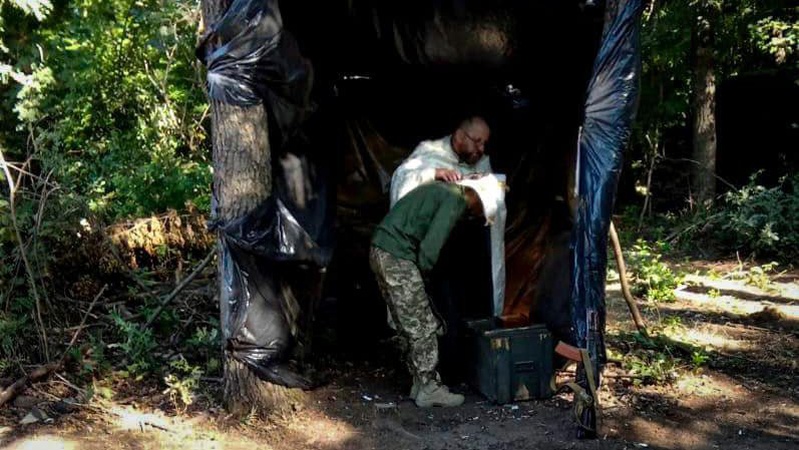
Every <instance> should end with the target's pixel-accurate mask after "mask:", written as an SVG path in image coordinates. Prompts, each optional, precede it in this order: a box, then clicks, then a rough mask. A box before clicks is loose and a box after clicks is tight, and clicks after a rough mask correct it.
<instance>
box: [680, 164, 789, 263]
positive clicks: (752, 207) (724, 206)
mask: <svg viewBox="0 0 799 450" xmlns="http://www.w3.org/2000/svg"><path fill="white" fill-rule="evenodd" d="M756 178H757V174H754V175H753V176H752V177H751V178H750V181H749V183H748V184H747V185H746V186H744V187H743V188H741V189H737V190H733V191H730V192H727V193H726V194H725V195H724V198H723V199H722V202H721V203H720V204H718V205H716V206H715V207H714V208H713V209H712V210H710V211H705V212H700V213H699V214H697V215H696V216H692V217H691V218H690V219H689V225H688V226H687V228H686V229H687V230H688V232H687V233H685V234H684V235H683V236H682V239H683V242H684V243H688V245H695V244H694V243H695V242H703V243H705V245H713V246H715V247H717V248H718V249H719V250H721V251H722V252H723V253H726V254H730V255H733V254H735V253H736V252H738V253H743V254H746V255H748V256H753V257H756V258H775V259H777V260H780V261H786V262H787V261H794V260H796V258H797V257H799V175H796V174H794V175H792V176H790V177H784V178H783V179H782V180H781V181H780V183H779V184H778V185H777V186H773V187H765V186H762V185H759V184H757V182H756Z"/></svg>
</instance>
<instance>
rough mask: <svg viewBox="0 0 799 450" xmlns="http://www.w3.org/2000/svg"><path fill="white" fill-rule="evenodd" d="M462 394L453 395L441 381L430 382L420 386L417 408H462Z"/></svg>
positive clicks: (417, 393)
mask: <svg viewBox="0 0 799 450" xmlns="http://www.w3.org/2000/svg"><path fill="white" fill-rule="evenodd" d="M463 400H464V398H463V396H462V395H461V394H453V393H452V392H450V391H449V388H448V387H446V386H444V385H443V384H441V383H440V382H439V381H436V380H430V381H428V382H427V383H425V384H422V385H420V386H419V389H418V391H417V392H416V398H415V402H416V406H418V407H420V408H429V407H431V406H460V405H462V404H463Z"/></svg>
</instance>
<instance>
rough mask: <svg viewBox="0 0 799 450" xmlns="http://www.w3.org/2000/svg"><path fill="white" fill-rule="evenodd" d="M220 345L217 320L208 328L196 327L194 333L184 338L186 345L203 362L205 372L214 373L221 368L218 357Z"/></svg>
mask: <svg viewBox="0 0 799 450" xmlns="http://www.w3.org/2000/svg"><path fill="white" fill-rule="evenodd" d="M221 345H222V344H221V337H220V335H219V324H218V322H217V323H216V324H215V326H214V327H213V328H210V329H209V328H207V327H200V328H197V329H196V330H195V332H194V335H193V336H192V337H190V338H189V339H188V340H186V347H187V348H188V349H189V350H190V351H191V352H192V353H194V354H196V355H197V356H198V361H202V362H204V364H205V372H206V373H216V372H218V371H219V370H220V369H221V366H222V365H221V362H220V360H219V358H218V355H219V353H220V349H221V348H222V347H221Z"/></svg>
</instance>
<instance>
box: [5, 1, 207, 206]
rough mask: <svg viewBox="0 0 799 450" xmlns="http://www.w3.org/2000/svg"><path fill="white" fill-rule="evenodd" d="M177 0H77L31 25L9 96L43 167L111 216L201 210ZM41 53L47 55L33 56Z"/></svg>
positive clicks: (187, 17)
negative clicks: (52, 20)
mask: <svg viewBox="0 0 799 450" xmlns="http://www.w3.org/2000/svg"><path fill="white" fill-rule="evenodd" d="M195 6H196V5H195V3H194V2H189V1H185V0H165V1H155V0H149V1H143V0H136V1H134V0H117V1H110V2H109V1H98V0H82V1H78V2H74V3H71V4H70V5H69V7H68V8H67V10H66V11H65V12H64V13H63V15H62V17H61V19H62V20H61V22H59V23H58V24H57V25H55V26H53V27H49V28H45V29H41V30H39V32H38V33H37V37H38V40H39V41H40V42H39V45H40V46H41V47H42V48H43V50H44V51H43V53H41V54H39V53H38V52H34V53H32V54H30V55H29V56H28V58H29V61H30V65H29V66H30V68H31V73H30V75H29V76H27V77H26V80H25V82H24V85H23V86H22V87H21V89H20V90H19V91H18V93H17V95H16V101H15V105H14V111H15V112H16V114H17V119H18V121H19V122H18V129H20V130H21V131H26V132H28V134H30V137H31V138H33V139H34V141H33V142H34V145H35V146H36V148H37V150H38V151H37V153H36V157H37V158H38V159H39V161H40V164H41V166H42V167H41V168H42V171H43V172H50V171H52V172H53V174H54V176H55V178H56V179H57V180H59V182H60V183H61V185H62V186H63V187H65V188H67V189H68V190H69V191H70V192H74V193H76V194H78V195H80V196H82V197H85V198H86V201H87V203H88V205H89V206H90V208H91V210H92V211H93V212H95V213H96V214H100V215H102V216H106V217H109V218H116V217H123V216H131V215H146V214H149V213H152V212H160V211H164V210H166V209H168V208H175V209H181V208H183V207H184V204H185V203H186V202H187V201H192V202H194V203H196V204H199V206H200V207H207V206H208V202H209V185H210V169H209V164H208V161H207V158H206V153H207V147H206V146H205V132H204V130H203V123H202V120H203V117H204V114H205V111H206V104H205V99H204V97H203V91H202V87H201V85H200V81H199V78H198V77H197V74H198V72H197V70H196V69H197V68H196V66H195V62H194V60H195V58H194V54H193V44H194V31H195V27H196V24H197V11H196V9H195V8H194V7H195ZM42 54H43V55H45V57H44V59H43V60H40V59H41V55H42Z"/></svg>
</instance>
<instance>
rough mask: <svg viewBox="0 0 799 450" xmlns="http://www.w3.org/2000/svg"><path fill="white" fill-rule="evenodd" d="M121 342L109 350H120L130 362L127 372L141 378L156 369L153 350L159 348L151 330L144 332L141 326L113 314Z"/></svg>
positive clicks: (111, 346) (110, 346)
mask: <svg viewBox="0 0 799 450" xmlns="http://www.w3.org/2000/svg"><path fill="white" fill-rule="evenodd" d="M111 317H112V318H113V319H114V324H115V325H116V326H117V329H118V331H119V334H120V337H121V341H120V342H118V343H115V344H111V345H109V346H108V347H109V348H119V349H121V350H122V352H123V353H124V356H125V359H126V361H127V362H128V365H127V370H128V372H129V373H130V374H131V375H134V376H141V375H143V374H145V373H147V372H148V371H150V370H151V369H153V368H154V367H155V359H154V356H153V350H155V348H156V347H157V346H158V344H157V343H156V341H155V339H154V338H153V332H152V330H150V329H146V330H143V331H142V329H141V327H140V326H139V324H137V323H134V322H129V321H127V320H125V319H123V318H122V317H121V316H119V314H115V313H114V314H112V315H111Z"/></svg>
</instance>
